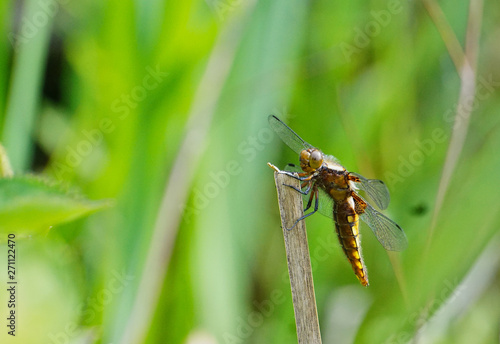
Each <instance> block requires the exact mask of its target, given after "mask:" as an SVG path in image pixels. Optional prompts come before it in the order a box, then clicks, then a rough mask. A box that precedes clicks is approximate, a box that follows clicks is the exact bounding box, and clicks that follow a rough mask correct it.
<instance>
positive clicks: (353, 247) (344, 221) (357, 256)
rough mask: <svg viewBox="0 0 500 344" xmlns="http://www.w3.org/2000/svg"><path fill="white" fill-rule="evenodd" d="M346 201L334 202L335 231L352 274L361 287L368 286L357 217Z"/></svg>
mask: <svg viewBox="0 0 500 344" xmlns="http://www.w3.org/2000/svg"><path fill="white" fill-rule="evenodd" d="M348 200H349V198H348V199H346V200H345V201H340V202H339V201H336V202H335V204H334V210H333V217H334V219H335V229H336V231H337V235H338V237H339V242H340V245H341V246H342V249H343V251H344V254H345V255H346V257H347V259H348V260H349V262H350V263H351V266H352V269H353V270H354V274H355V275H356V277H357V278H358V279H359V281H360V282H361V284H362V285H363V286H367V285H368V275H367V273H366V268H365V264H364V262H363V257H362V256H361V245H360V238H359V216H358V215H357V214H356V211H355V209H354V207H353V206H352V205H351V204H350V203H353V202H349V201H348Z"/></svg>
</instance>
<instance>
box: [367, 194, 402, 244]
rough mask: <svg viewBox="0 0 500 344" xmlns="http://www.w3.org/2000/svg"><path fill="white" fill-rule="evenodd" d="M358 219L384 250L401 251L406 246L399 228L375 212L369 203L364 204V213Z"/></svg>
mask: <svg viewBox="0 0 500 344" xmlns="http://www.w3.org/2000/svg"><path fill="white" fill-rule="evenodd" d="M360 218H361V220H363V221H364V222H365V223H366V224H367V225H368V226H369V227H370V228H371V230H372V231H373V233H374V234H375V236H376V237H377V239H378V241H380V243H381V244H382V246H384V248H385V249H386V250H388V251H403V250H404V249H405V248H406V247H407V246H408V240H407V239H406V235H405V233H404V232H403V230H402V229H401V227H399V225H398V224H397V223H396V222H394V221H392V220H391V219H389V218H388V217H387V216H385V215H384V214H382V213H380V212H378V211H377V210H375V208H373V207H372V206H371V205H370V204H369V203H366V209H365V212H364V213H363V214H361V215H360Z"/></svg>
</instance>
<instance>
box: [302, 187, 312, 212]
mask: <svg viewBox="0 0 500 344" xmlns="http://www.w3.org/2000/svg"><path fill="white" fill-rule="evenodd" d="M313 197H314V192H311V196H309V201H307V205H306V207H305V208H304V213H305V212H306V211H307V210H308V209H309V208H311V204H312V200H313Z"/></svg>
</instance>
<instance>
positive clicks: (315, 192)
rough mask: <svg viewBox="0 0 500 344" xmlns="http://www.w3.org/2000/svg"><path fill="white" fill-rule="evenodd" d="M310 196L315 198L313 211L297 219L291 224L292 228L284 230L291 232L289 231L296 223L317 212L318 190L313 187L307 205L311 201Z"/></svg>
mask: <svg viewBox="0 0 500 344" xmlns="http://www.w3.org/2000/svg"><path fill="white" fill-rule="evenodd" d="M312 196H314V197H316V200H315V203H314V210H313V211H311V212H310V213H309V214H305V215H303V216H301V217H299V218H298V219H297V220H296V221H295V223H294V224H293V226H292V227H290V228H287V229H286V230H287V231H291V230H292V229H293V228H294V227H295V226H296V225H297V223H299V222H300V221H302V220H304V219H305V218H306V217H308V216H311V215H312V214H314V213H315V212H317V211H318V209H319V197H318V196H319V195H318V188H317V187H316V186H314V190H313V192H312V193H311V198H310V199H309V202H308V204H309V203H310V202H311V201H312ZM309 207H310V206H309Z"/></svg>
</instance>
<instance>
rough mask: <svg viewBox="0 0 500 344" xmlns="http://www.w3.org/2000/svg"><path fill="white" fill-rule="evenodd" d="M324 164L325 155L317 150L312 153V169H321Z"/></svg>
mask: <svg viewBox="0 0 500 344" xmlns="http://www.w3.org/2000/svg"><path fill="white" fill-rule="evenodd" d="M322 164H323V155H322V154H321V152H320V151H318V150H315V151H313V152H312V153H311V156H310V158H309V166H311V167H312V168H319V167H320V166H321V165H322Z"/></svg>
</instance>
